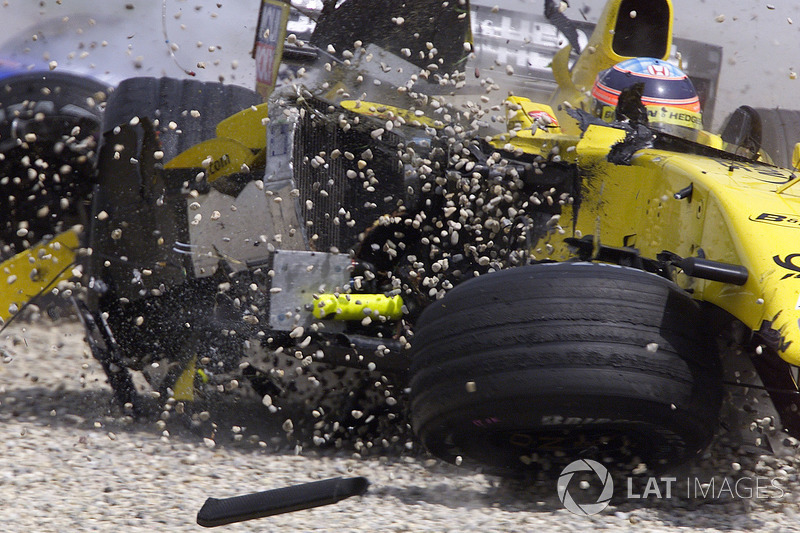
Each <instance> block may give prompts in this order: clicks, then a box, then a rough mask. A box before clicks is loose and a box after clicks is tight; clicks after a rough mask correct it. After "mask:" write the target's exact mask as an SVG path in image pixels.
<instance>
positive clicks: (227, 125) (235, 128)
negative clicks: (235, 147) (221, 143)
mask: <svg viewBox="0 0 800 533" xmlns="http://www.w3.org/2000/svg"><path fill="white" fill-rule="evenodd" d="M266 119H267V104H260V105H257V106H253V107H248V108H247V109H243V110H242V111H239V112H238V113H236V114H235V115H232V116H230V117H228V118H226V119H225V120H223V121H222V122H220V123H219V124H217V130H216V133H217V137H219V138H223V139H230V140H232V141H236V142H238V143H241V144H243V145H244V146H246V147H247V148H249V149H250V150H253V151H257V150H261V149H262V148H264V147H265V146H266V145H267V123H266Z"/></svg>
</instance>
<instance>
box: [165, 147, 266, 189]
mask: <svg viewBox="0 0 800 533" xmlns="http://www.w3.org/2000/svg"><path fill="white" fill-rule="evenodd" d="M255 157H256V156H255V154H253V152H252V150H250V149H249V148H248V147H247V146H245V145H243V144H242V143H240V142H237V141H234V140H231V139H224V138H215V139H209V140H207V141H203V142H201V143H200V144H196V145H194V146H192V147H191V148H189V149H188V150H185V151H184V152H181V153H180V154H178V155H177V156H175V157H174V158H172V159H171V160H170V161H169V162H168V163H167V164H166V165H164V168H167V169H174V168H202V169H203V171H204V172H205V173H206V179H207V180H208V182H209V183H213V182H214V180H216V179H219V178H221V177H222V176H227V175H229V174H233V173H234V172H241V171H242V168H243V165H247V166H250V165H251V164H252V163H253V161H254V159H255Z"/></svg>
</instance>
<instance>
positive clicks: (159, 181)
mask: <svg viewBox="0 0 800 533" xmlns="http://www.w3.org/2000/svg"><path fill="white" fill-rule="evenodd" d="M260 102H261V98H260V96H259V95H257V94H256V93H255V92H253V91H251V90H249V89H245V88H243V87H236V86H229V85H223V84H221V83H214V82H200V81H196V80H178V79H171V78H131V79H127V80H124V81H123V82H121V83H120V84H119V86H118V87H117V89H116V90H115V91H114V93H113V95H112V96H111V98H110V99H109V101H108V105H107V108H106V111H105V114H104V117H103V132H104V133H103V137H102V143H101V146H100V151H99V156H98V185H97V189H96V193H95V195H94V205H93V207H92V213H93V217H92V227H91V232H90V238H89V244H90V246H91V248H92V250H93V252H94V253H93V254H92V257H91V261H92V264H91V268H90V275H91V276H92V277H93V278H94V279H96V280H98V281H97V282H96V283H95V286H99V287H100V290H97V291H95V292H93V293H92V300H91V301H90V308H91V311H92V313H94V314H97V315H101V314H102V315H105V316H106V317H107V319H106V320H107V324H108V329H109V330H110V332H111V333H112V334H113V336H114V341H115V350H116V351H117V352H118V353H115V354H114V361H115V362H119V363H120V364H122V365H123V366H125V367H126V368H129V369H133V370H141V369H142V368H144V367H145V366H146V365H148V364H152V363H153V362H157V361H162V360H166V362H167V364H169V363H175V362H177V363H179V365H180V368H178V369H176V370H175V372H173V373H172V374H170V373H167V374H166V375H167V376H168V378H167V380H166V381H167V383H165V384H162V385H163V388H164V389H166V387H167V386H171V385H172V384H173V383H172V381H174V378H175V377H177V375H179V374H180V371H181V370H182V369H183V365H185V364H187V363H188V362H189V361H191V360H192V358H193V357H194V356H195V355H196V353H198V352H199V353H202V354H205V352H203V350H206V351H208V352H209V353H212V354H227V353H229V352H232V351H234V350H236V351H237V352H236V353H237V354H238V353H240V352H241V341H239V340H238V337H234V336H230V337H224V336H223V334H222V333H221V332H222V331H223V330H225V331H226V332H227V330H233V329H236V330H237V331H239V332H242V330H243V329H244V326H243V323H242V319H241V312H240V311H239V310H238V309H235V308H234V306H233V303H232V302H231V300H232V299H233V298H228V297H227V296H226V295H225V294H218V293H219V292H220V291H219V290H218V285H219V283H220V282H221V280H220V279H215V278H211V277H207V278H202V279H199V278H195V277H194V276H193V275H192V272H193V269H192V265H191V260H190V258H189V256H188V255H187V254H185V253H182V251H183V250H180V249H177V248H179V246H178V244H179V243H184V244H185V243H188V242H189V234H188V231H189V230H188V228H189V217H190V214H189V203H190V202H191V201H193V200H192V199H191V196H190V195H189V194H188V190H189V189H191V188H193V187H196V186H197V183H196V179H195V176H196V175H197V174H198V172H199V170H200V169H176V170H172V169H170V170H166V169H164V164H165V163H167V162H169V161H170V160H171V159H172V158H174V157H175V156H177V155H178V154H180V153H182V152H183V151H185V150H186V149H188V148H191V147H192V146H195V145H197V144H199V143H201V142H202V141H205V140H207V139H211V138H214V137H215V136H216V127H217V124H218V123H219V122H220V121H222V120H223V119H225V118H227V117H229V116H230V115H233V114H234V113H236V112H238V111H241V110H242V109H246V108H247V107H249V106H251V105H254V104H257V103H260ZM143 272H147V275H143V274H142V273H143ZM137 320H138V322H139V324H137ZM220 357H223V356H220ZM214 362H215V363H216V362H217V360H216V359H215V360H214ZM220 370H222V369H220ZM157 387H158V386H157Z"/></svg>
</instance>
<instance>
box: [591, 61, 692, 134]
mask: <svg viewBox="0 0 800 533" xmlns="http://www.w3.org/2000/svg"><path fill="white" fill-rule="evenodd" d="M636 83H642V84H644V92H643V94H642V104H644V106H645V109H646V110H647V118H648V123H649V125H650V127H652V128H653V129H656V130H659V131H663V132H665V133H669V134H672V135H677V136H680V137H684V138H690V139H695V138H696V137H697V133H698V132H699V131H700V130H702V129H703V115H702V112H701V110H700V99H699V98H698V96H697V91H695V89H694V85H692V81H691V80H690V79H689V77H688V76H687V75H686V74H685V73H684V72H683V71H681V70H680V69H679V68H678V67H676V66H675V65H672V64H670V63H667V62H666V61H663V60H661V59H655V58H652V57H641V58H633V59H627V60H625V61H622V62H621V63H617V64H616V65H614V66H613V67H611V68H609V69H606V70H604V71H602V72H600V74H598V75H597V79H596V80H595V83H594V87H592V103H593V106H594V109H593V110H592V111H593V113H594V114H595V115H596V116H598V117H600V118H602V119H603V120H605V121H606V122H611V121H613V120H614V119H615V116H616V111H615V110H616V107H617V101H618V99H619V95H620V93H621V92H622V90H623V89H626V88H628V87H630V86H632V85H634V84H636Z"/></svg>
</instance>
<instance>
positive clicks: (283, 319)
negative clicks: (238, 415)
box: [0, 0, 800, 473]
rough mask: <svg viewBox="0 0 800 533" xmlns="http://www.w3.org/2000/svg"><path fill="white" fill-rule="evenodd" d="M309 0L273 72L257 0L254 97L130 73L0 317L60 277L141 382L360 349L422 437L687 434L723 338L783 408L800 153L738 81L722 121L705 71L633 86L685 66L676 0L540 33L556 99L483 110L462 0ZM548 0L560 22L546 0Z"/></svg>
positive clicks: (539, 449) (622, 457)
mask: <svg viewBox="0 0 800 533" xmlns="http://www.w3.org/2000/svg"><path fill="white" fill-rule="evenodd" d="M323 4H324V7H323V9H322V11H321V12H319V13H318V14H317V15H315V16H316V17H317V20H316V28H317V29H316V30H315V32H314V33H313V34H312V35H311V36H310V42H309V43H301V44H302V46H301V45H300V44H298V42H297V41H298V39H297V38H296V37H294V38H289V39H287V41H286V50H285V52H284V61H283V66H282V67H281V68H283V69H285V70H284V72H283V74H282V75H284V76H287V77H288V78H289V80H290V81H288V82H286V83H284V84H283V85H281V86H279V87H278V89H276V90H275V92H274V93H272V94H269V92H270V91H271V88H272V85H273V84H274V81H275V79H276V76H277V75H278V62H277V61H276V58H278V57H279V56H278V55H276V54H279V49H280V48H281V47H282V46H283V39H284V36H283V35H282V34H281V28H282V27H283V26H282V25H281V24H282V23H281V21H283V23H284V24H285V20H286V18H287V17H288V7H287V6H286V4H284V3H282V2H275V1H272V0H265V1H264V3H263V4H262V10H261V17H260V22H259V25H258V26H259V29H258V35H257V39H256V44H255V48H254V54H255V57H256V60H257V64H258V73H259V92H260V93H261V94H260V95H259V94H257V93H255V92H251V91H245V90H241V89H238V88H233V87H230V86H224V85H222V84H215V83H200V82H195V81H191V80H189V81H185V80H184V81H179V80H172V79H155V78H134V79H130V80H126V81H123V82H122V83H121V84H120V85H119V87H117V89H116V90H115V91H114V92H113V93H112V95H111V96H110V98H109V100H108V103H107V106H106V109H105V111H104V115H103V125H102V132H103V135H102V139H101V140H100V148H99V152H98V156H97V166H96V169H97V176H96V179H95V180H94V181H93V186H94V188H93V192H92V195H91V207H90V209H89V217H88V224H87V227H86V230H85V231H83V232H82V233H80V239H81V240H82V241H83V242H82V245H83V250H85V252H84V253H82V254H78V253H77V252H76V251H70V250H75V249H77V248H79V246H78V238H79V237H78V236H76V234H74V233H64V234H61V235H60V236H58V237H56V238H55V239H53V240H52V241H50V242H49V243H44V244H41V245H40V246H38V247H36V248H33V249H31V250H29V251H27V252H23V253H22V254H20V255H18V256H16V257H14V258H11V259H9V260H8V261H7V262H6V263H4V267H5V268H6V269H7V274H6V275H10V276H14V282H10V283H9V284H8V287H7V288H5V289H4V291H5V292H3V293H0V296H2V298H3V301H4V304H3V306H2V307H3V309H0V311H1V312H2V313H3V314H2V316H3V318H4V319H6V320H8V319H9V318H10V317H11V316H12V315H13V313H14V312H16V311H17V310H18V309H19V307H20V306H22V305H24V303H25V301H26V300H27V299H28V298H30V297H31V296H33V295H34V294H36V293H37V292H39V291H41V290H49V289H50V288H51V287H52V286H53V285H54V283H57V282H58V281H59V279H61V280H62V282H63V280H65V279H68V278H70V277H73V279H74V276H76V275H79V276H80V282H79V285H80V287H81V288H82V289H83V292H82V293H81V294H80V296H79V297H77V298H76V304H77V305H78V307H79V309H80V314H81V317H82V319H83V320H84V322H85V324H86V327H87V332H88V337H89V339H90V344H91V347H92V351H93V354H94V355H95V357H96V358H97V359H98V360H100V361H101V363H102V364H103V365H104V368H105V369H106V372H107V374H108V377H109V381H110V383H111V385H112V387H113V389H114V391H115V394H116V397H117V399H118V400H119V402H120V403H121V404H123V405H128V406H129V407H130V408H134V409H135V408H136V405H137V402H138V400H137V394H136V391H135V390H134V388H133V384H132V381H131V377H130V371H142V372H143V373H145V374H146V375H147V376H149V377H151V379H152V380H153V383H154V386H155V387H156V388H159V389H160V391H161V392H162V393H163V394H165V395H167V396H169V397H172V398H174V399H175V400H176V401H191V400H192V399H194V398H195V397H196V396H197V395H199V394H202V390H203V388H204V387H206V386H213V387H222V388H223V389H224V388H225V387H226V386H227V385H226V384H228V385H229V384H230V383H231V378H230V375H231V374H232V373H236V372H238V373H240V374H242V375H243V376H244V377H245V378H247V379H248V380H249V383H250V385H251V386H252V387H253V389H254V390H256V391H257V392H258V393H259V394H260V395H261V396H263V397H264V398H265V403H270V402H271V401H272V400H271V398H272V396H273V395H275V394H276V391H277V390H278V389H279V388H281V385H280V383H279V379H278V378H279V377H281V376H285V374H286V371H285V370H286V369H285V368H283V369H281V370H280V372H276V369H277V368H278V367H279V366H280V364H284V365H285V364H286V360H285V359H284V360H283V362H282V363H281V362H279V359H280V358H285V357H286V356H287V355H288V359H289V368H291V372H294V371H295V369H297V373H296V375H298V376H300V375H302V374H303V372H304V370H303V369H305V368H310V367H312V366H313V365H329V366H330V367H332V368H338V367H341V366H347V367H356V368H358V369H360V372H362V374H361V375H362V376H368V377H367V378H366V379H365V380H362V381H366V382H369V383H370V385H369V387H370V388H374V387H373V384H375V382H376V375H377V385H375V387H377V390H378V392H379V394H378V396H379V397H380V401H379V404H380V406H379V407H380V409H383V411H382V412H385V411H391V412H392V416H393V417H394V416H396V415H397V408H396V406H397V404H398V402H397V398H398V397H400V396H402V395H403V392H402V391H403V389H405V388H408V389H409V390H410V392H409V401H408V405H409V412H410V420H411V425H412V427H413V430H414V432H415V433H416V435H417V436H418V437H419V439H420V441H421V442H422V443H423V444H424V445H425V446H426V447H427V448H428V449H429V450H430V451H431V452H432V453H434V454H435V455H437V456H438V457H441V458H443V459H445V460H448V461H451V462H453V463H456V464H464V465H472V466H484V467H489V468H491V469H494V470H496V471H498V472H505V473H509V472H511V473H513V472H518V471H521V470H525V469H529V468H530V469H532V468H540V467H541V465H542V464H548V463H552V462H553V461H555V462H558V461H563V460H564V459H565V458H566V459H569V460H572V459H575V458H578V457H584V458H587V457H588V458H594V459H597V460H599V461H603V462H606V463H609V464H614V465H618V466H621V467H624V468H628V467H629V466H630V465H634V466H635V465H637V464H639V463H642V462H644V463H646V464H648V465H649V466H652V467H658V466H661V465H664V464H671V463H675V462H681V461H684V460H686V459H688V458H691V457H693V456H694V455H696V454H697V453H698V452H700V451H701V450H703V449H704V448H705V447H706V446H707V445H708V443H709V442H710V441H711V439H712V437H713V435H714V433H715V430H716V427H717V423H718V418H719V411H720V405H721V401H722V396H723V379H722V366H723V361H722V358H721V356H720V353H721V352H722V351H730V350H731V349H732V347H734V348H738V349H740V350H742V351H744V352H745V353H749V354H751V355H752V358H753V363H754V365H755V366H756V368H757V369H758V371H759V373H760V377H761V379H762V380H763V382H764V384H765V385H766V386H767V388H768V389H770V390H774V394H773V400H774V402H775V404H776V407H777V408H778V410H779V412H780V414H781V418H782V422H783V424H784V426H785V427H786V428H787V429H788V430H789V431H790V432H792V433H794V434H799V433H800V425H798V422H800V421H798V420H797V416H798V415H797V414H796V408H795V407H794V404H793V399H794V398H795V397H796V395H797V394H798V392H799V391H798V388H797V384H796V380H795V373H794V369H795V368H796V366H795V365H797V364H799V363H800V339H798V337H799V336H800V279H799V278H800V261H797V256H798V255H800V253H798V252H797V251H796V250H795V249H794V239H793V237H794V236H795V234H796V233H797V231H798V229H800V192H798V191H800V189H797V188H796V185H797V183H798V182H800V178H798V177H797V176H796V175H795V174H794V173H793V171H792V170H788V169H783V168H779V167H777V166H774V165H773V164H771V161H772V159H770V155H769V154H768V153H767V150H765V149H763V147H762V146H761V133H762V132H761V130H762V124H761V122H760V119H759V114H758V112H757V111H755V110H754V109H752V108H749V107H742V108H740V109H739V110H738V111H737V112H736V113H734V114H733V115H732V116H731V118H730V119H729V120H728V122H727V124H726V126H725V127H724V128H723V131H722V132H721V133H720V134H719V135H717V134H713V133H710V132H708V131H705V130H703V129H702V127H701V120H702V119H701V114H700V111H699V107H697V106H696V101H695V100H693V98H696V95H695V97H691V95H689V96H686V95H683V96H682V95H681V94H676V95H674V97H670V99H669V102H666V101H663V100H658V99H657V98H656V97H655V96H653V95H650V94H648V93H647V91H648V83H646V80H645V78H648V76H649V78H652V79H657V80H661V81H663V80H664V79H669V80H671V82H672V81H675V82H676V83H677V82H680V83H684V81H685V80H684V78H682V77H681V75H680V70H679V69H676V70H675V71H673V70H671V69H673V68H675V67H674V65H672V66H670V65H671V64H670V63H669V62H668V61H667V60H668V59H669V55H670V48H671V42H672V5H671V2H670V1H669V0H660V1H653V0H646V1H645V0H610V1H609V2H608V3H607V6H606V9H605V11H604V13H603V15H602V16H601V17H600V21H599V23H598V25H597V27H596V29H595V30H594V33H593V34H592V35H591V37H590V38H589V39H588V42H587V43H585V45H584V46H582V47H581V51H580V54H577V53H576V52H577V51H576V50H575V48H576V47H578V46H580V44H579V43H578V42H577V40H575V39H570V40H571V42H572V45H571V46H568V47H566V48H564V50H563V51H562V52H559V53H558V54H557V55H556V56H555V57H554V58H553V62H552V68H553V74H554V78H555V81H556V82H557V84H558V88H557V90H556V91H555V92H554V94H553V95H552V98H551V99H549V100H548V101H543V102H535V101H531V100H530V99H527V98H524V97H520V96H516V97H511V98H509V99H508V100H507V101H506V102H505V103H504V106H503V109H504V110H505V116H503V117H501V118H502V122H504V123H505V126H506V131H503V132H499V133H495V134H493V135H490V136H488V137H487V135H485V134H484V131H483V129H482V128H483V127H484V125H483V124H482V123H481V121H480V120H478V119H479V118H480V117H479V116H478V115H480V113H479V112H477V111H475V110H474V109H473V107H471V105H470V102H464V101H460V100H459V99H458V98H459V97H458V96H457V95H458V91H459V89H461V88H462V87H463V86H464V85H465V84H466V81H467V76H466V73H465V70H464V68H465V64H466V63H465V62H466V60H467V59H468V56H469V54H470V52H471V51H472V37H471V29H470V17H469V3H468V2H449V3H447V2H445V3H442V2H438V1H429V0H418V1H414V2H406V3H403V4H399V3H396V2H389V1H387V2H382V3H381V5H380V7H378V6H377V4H376V3H375V2H364V1H359V0H347V1H345V2H342V3H341V4H340V5H339V6H337V5H336V2H324V3H323ZM367 4H369V5H367ZM384 4H385V5H384ZM365 14H367V15H369V17H368V18H369V23H366V22H365V19H364V17H365ZM545 14H546V15H547V16H548V17H549V18H550V19H551V21H552V22H553V24H554V25H556V26H557V27H558V28H559V29H561V30H562V32H564V34H565V35H567V37H569V36H570V35H572V33H571V30H570V26H569V21H568V20H566V19H565V18H564V17H563V14H562V13H561V11H560V10H559V8H558V6H557V5H556V3H554V2H550V1H548V2H545ZM632 14H633V15H632ZM412 26H413V29H414V30H415V31H411V30H410V28H411V27H412ZM399 27H402V29H403V32H402V34H401V35H398V33H397V31H396V30H397V28H399ZM354 32H355V33H354ZM354 35H355V36H356V37H357V38H353V36H354ZM644 36H646V38H645V37H644ZM642 58H646V60H643V59H642ZM630 61H633V62H634V63H629V62H630ZM570 63H572V64H571V65H570ZM620 65H623V66H620ZM631 65H634V66H631ZM637 68H638V69H640V70H636V69H637ZM615 69H616V70H615ZM648 69H650V70H648ZM470 75H471V74H470ZM476 75H477V72H476ZM614 76H617V77H619V76H622V77H624V78H630V77H631V76H634V77H635V76H640V77H642V80H643V81H642V82H641V83H634V84H632V85H629V86H626V87H623V88H615V86H614V79H613V78H614ZM649 78H648V79H649ZM676 80H677V81H676ZM599 82H602V83H599ZM606 82H607V83H606ZM265 95H269V97H268V100H267V102H266V103H261V100H262V96H265ZM239 110H241V111H240V112H238V113H237V111H239ZM73 263H76V264H77V263H80V264H81V265H82V270H78V271H77V272H74V271H73V269H72V268H69V269H65V268H64V267H65V266H67V265H69V266H70V267H72V266H73ZM45 270H46V271H48V272H51V273H52V274H54V275H55V274H60V276H61V277H60V278H58V279H56V278H55V277H53V276H52V275H51V276H49V277H47V276H43V275H42V274H41V273H42V272H44V271H45ZM29 280H30V281H29ZM70 289H74V287H70ZM61 290H62V291H63V288H62V289H61ZM76 292H77V291H76ZM7 310H9V311H7ZM156 368H157V369H158V372H156V371H154V369H156ZM376 372H377V373H378V374H375V373H376ZM157 373H160V375H159V376H158V378H157V379H156V378H155V377H153V376H154V375H155V374H157ZM317 381H319V380H317ZM237 383H238V382H237ZM333 388H336V387H335V386H334V387H333ZM356 396H357V395H356ZM268 397H269V398H270V400H269V402H268V401H267V400H266V398H268ZM349 397H350V398H351V399H353V398H355V396H354V395H352V394H350V396H349ZM354 401H355V400H354ZM400 403H401V404H402V402H400ZM373 405H374V404H373ZM349 413H357V414H352V416H351V415H350V414H348V415H347V416H348V417H350V418H349V421H348V423H349V424H351V426H352V425H357V422H356V421H354V420H353V417H355V418H360V417H362V416H363V415H364V412H363V411H362V410H359V409H353V410H352V411H349ZM366 418H369V417H366ZM337 427H339V426H337ZM335 431H336V430H332V429H329V428H326V427H323V426H320V428H319V429H317V430H315V433H314V436H315V437H316V438H318V439H319V440H320V442H330V441H332V440H335V438H336V432H335Z"/></svg>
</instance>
